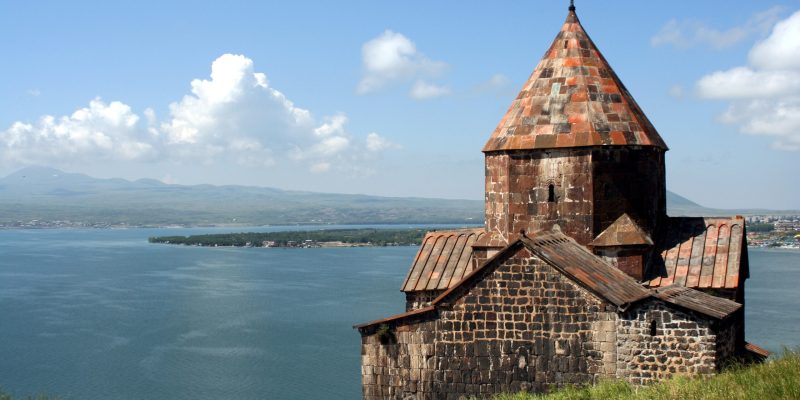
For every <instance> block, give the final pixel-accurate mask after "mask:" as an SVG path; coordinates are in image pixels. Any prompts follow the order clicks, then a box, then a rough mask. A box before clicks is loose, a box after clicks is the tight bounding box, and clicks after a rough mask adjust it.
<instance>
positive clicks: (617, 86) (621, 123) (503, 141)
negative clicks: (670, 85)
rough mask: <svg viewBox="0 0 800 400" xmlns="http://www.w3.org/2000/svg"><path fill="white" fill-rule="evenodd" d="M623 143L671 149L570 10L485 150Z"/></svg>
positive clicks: (617, 144) (614, 144) (618, 144)
mask: <svg viewBox="0 0 800 400" xmlns="http://www.w3.org/2000/svg"><path fill="white" fill-rule="evenodd" d="M620 145H639V146H655V147H658V148H662V149H664V150H667V146H666V144H665V143H664V141H663V140H662V139H661V136H659V135H658V132H656V130H655V128H654V127H653V124H652V123H650V121H649V120H648V119H647V116H645V114H644V113H643V112H642V110H641V109H640V108H639V106H638V105H637V104H636V101H635V100H634V99H633V97H632V96H631V94H630V93H629V92H628V90H627V89H626V88H625V86H624V85H623V84H622V82H621V81H620V80H619V78H618V77H617V75H616V74H615V73H614V71H613V70H612V69H611V67H610V66H609V64H608V62H607V61H606V60H605V58H604V57H603V55H602V54H600V52H599V51H598V50H597V47H596V46H595V44H594V43H593V42H592V40H591V39H590V38H589V36H588V35H587V34H586V32H585V31H584V29H583V26H581V24H580V21H578V17H577V15H576V14H575V12H574V11H573V10H570V12H569V15H568V16H567V20H566V22H565V23H564V25H563V26H562V28H561V31H560V32H559V34H558V35H557V36H556V38H555V40H554V41H553V44H552V45H551V46H550V49H549V50H548V51H547V53H546V54H545V55H544V57H543V58H542V60H541V61H540V62H539V65H537V67H536V69H535V70H534V71H533V73H532V74H531V76H530V78H528V81H527V82H525V85H524V86H523V88H522V91H520V93H519V95H518V96H517V98H516V99H515V100H514V101H513V102H512V103H511V107H510V108H509V110H508V111H507V112H506V114H505V116H504V117H503V118H502V119H501V120H500V123H499V124H498V125H497V128H496V129H495V130H494V132H493V133H492V136H491V138H490V139H489V141H488V142H487V143H486V145H485V146H484V148H483V151H484V152H490V151H500V150H529V149H547V148H564V147H584V146H620Z"/></svg>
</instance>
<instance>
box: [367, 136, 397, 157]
mask: <svg viewBox="0 0 800 400" xmlns="http://www.w3.org/2000/svg"><path fill="white" fill-rule="evenodd" d="M399 148H400V146H399V145H397V144H394V143H392V142H390V141H389V140H387V139H386V138H384V137H382V136H381V135H378V134H377V133H375V132H372V133H370V134H368V135H367V150H369V151H371V152H373V153H375V152H380V151H383V150H386V149H399Z"/></svg>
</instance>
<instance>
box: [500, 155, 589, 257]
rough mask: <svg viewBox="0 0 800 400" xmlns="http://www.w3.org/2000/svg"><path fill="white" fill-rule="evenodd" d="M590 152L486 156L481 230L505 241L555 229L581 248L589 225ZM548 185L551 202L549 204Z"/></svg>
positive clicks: (587, 240) (586, 241)
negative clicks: (525, 233) (511, 236)
mask: <svg viewBox="0 0 800 400" xmlns="http://www.w3.org/2000/svg"><path fill="white" fill-rule="evenodd" d="M590 162H591V157H590V151H589V150H575V149H570V150H569V151H566V150H550V151H536V152H525V153H520V152H515V153H511V152H499V153H489V154H486V198H485V201H486V206H485V212H486V229H487V231H488V232H490V233H492V232H497V233H500V234H502V235H504V236H505V237H508V236H509V234H516V233H519V231H520V230H523V229H524V230H526V231H528V232H535V231H538V230H542V229H550V228H551V227H552V226H553V225H554V224H558V225H559V226H560V227H561V230H562V231H563V232H564V233H565V234H567V235H569V236H572V237H573V238H575V240H577V241H578V243H581V244H586V243H588V242H589V241H591V240H592V239H593V238H594V236H593V235H592V232H591V229H590V228H591V224H592V217H591V213H592V187H591V163H590ZM550 185H553V188H554V192H555V193H554V194H555V199H554V200H555V201H552V202H551V201H549V200H550V198H549V186H550Z"/></svg>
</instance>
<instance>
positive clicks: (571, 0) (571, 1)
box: [569, 0, 575, 11]
mask: <svg viewBox="0 0 800 400" xmlns="http://www.w3.org/2000/svg"><path fill="white" fill-rule="evenodd" d="M569 10H570V11H575V0H569Z"/></svg>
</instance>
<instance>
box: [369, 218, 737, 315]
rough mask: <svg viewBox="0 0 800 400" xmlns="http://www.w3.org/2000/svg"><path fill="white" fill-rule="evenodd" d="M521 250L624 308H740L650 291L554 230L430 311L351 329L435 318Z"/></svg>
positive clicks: (676, 290)
mask: <svg viewBox="0 0 800 400" xmlns="http://www.w3.org/2000/svg"><path fill="white" fill-rule="evenodd" d="M523 248H527V249H528V250H529V251H530V252H531V253H532V254H533V255H535V256H536V257H538V258H540V259H542V260H543V261H544V262H546V263H547V264H548V265H550V266H552V267H554V268H555V269H556V270H558V271H559V272H561V273H563V274H564V275H565V276H567V277H568V278H569V279H570V280H572V281H573V282H576V283H577V284H579V285H581V286H582V287H584V288H586V289H587V290H589V291H591V292H592V293H594V294H595V295H597V296H599V297H600V298H602V299H605V300H606V301H608V302H609V303H611V304H614V305H616V306H617V307H620V308H623V309H624V308H625V307H627V306H629V305H631V304H633V303H636V302H639V301H643V300H647V299H650V298H657V299H660V300H662V301H665V302H667V303H670V304H674V305H676V306H679V307H683V308H686V309H690V310H693V311H696V312H698V313H700V314H703V315H706V316H709V317H712V318H717V319H722V318H726V317H727V316H729V315H731V314H732V313H733V312H735V311H737V310H738V309H740V308H741V305H739V304H738V303H736V302H734V301H731V300H727V299H723V298H718V297H715V296H711V295H707V294H705V293H701V292H698V291H696V290H694V289H690V288H686V287H679V286H670V287H667V288H661V289H648V288H646V287H644V286H642V285H641V284H639V283H638V282H636V280H634V279H633V278H631V277H630V276H628V275H627V274H626V273H624V272H622V271H620V270H619V269H617V268H615V267H614V266H612V265H610V264H608V263H607V262H605V261H604V260H603V259H602V258H600V257H597V256H595V255H594V254H592V253H591V252H590V251H589V250H588V249H586V248H585V247H583V246H581V245H580V244H578V242H576V241H575V240H574V239H572V238H570V237H569V236H566V235H564V234H563V233H561V232H557V231H543V232H538V233H537V234H536V236H535V237H533V238H530V237H521V238H520V239H517V240H515V241H513V242H512V243H510V244H509V245H508V246H507V247H506V248H504V249H503V250H501V251H499V252H498V253H497V254H495V255H494V256H492V257H491V258H489V259H488V260H486V262H484V263H483V264H482V265H481V266H479V267H478V268H476V269H474V270H472V271H471V272H470V273H469V274H467V275H466V276H464V277H463V279H461V280H460V281H459V282H456V283H455V284H453V285H452V286H451V287H450V288H448V289H447V290H446V291H445V292H444V293H442V294H441V295H439V297H437V298H436V299H434V300H433V301H432V302H431V305H430V306H427V307H424V308H421V309H418V310H412V311H409V312H405V313H402V314H397V315H394V316H391V317H388V318H384V319H380V320H376V321H371V322H367V323H364V324H359V325H355V326H354V328H358V329H361V330H364V329H367V328H369V327H373V326H375V325H378V324H384V323H396V324H399V323H407V322H410V321H418V320H426V319H427V318H433V317H435V316H436V313H437V309H438V307H440V306H441V305H443V304H447V303H448V302H450V301H451V300H452V299H453V298H458V297H460V296H463V295H464V292H465V290H463V289H465V288H468V287H469V285H472V284H474V283H475V282H477V281H479V280H480V279H483V277H484V276H486V273H489V272H490V271H492V270H493V269H492V268H497V267H498V266H500V265H501V264H502V263H503V262H504V261H505V260H507V259H508V258H510V257H512V256H513V255H514V254H516V253H517V252H519V251H520V250H522V249H523Z"/></svg>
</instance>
